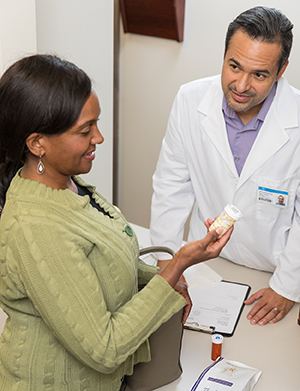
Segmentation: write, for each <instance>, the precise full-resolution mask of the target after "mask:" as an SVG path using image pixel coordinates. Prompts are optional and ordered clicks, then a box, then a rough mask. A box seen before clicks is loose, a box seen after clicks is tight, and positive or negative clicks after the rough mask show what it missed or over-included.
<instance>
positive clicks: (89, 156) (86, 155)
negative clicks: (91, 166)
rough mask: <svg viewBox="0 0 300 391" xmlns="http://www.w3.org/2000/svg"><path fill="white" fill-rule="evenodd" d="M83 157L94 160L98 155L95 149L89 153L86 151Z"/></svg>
mask: <svg viewBox="0 0 300 391" xmlns="http://www.w3.org/2000/svg"><path fill="white" fill-rule="evenodd" d="M83 157H84V158H86V159H87V160H90V161H92V160H94V159H95V157H96V155H95V151H91V152H88V153H86V154H85V155H84V156H83Z"/></svg>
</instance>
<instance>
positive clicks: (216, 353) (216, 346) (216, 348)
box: [211, 334, 223, 361]
mask: <svg viewBox="0 0 300 391" xmlns="http://www.w3.org/2000/svg"><path fill="white" fill-rule="evenodd" d="M211 342H212V346H211V359H212V360H213V361H216V359H217V358H218V357H221V353H222V343H223V336H222V335H221V334H214V335H212V337H211Z"/></svg>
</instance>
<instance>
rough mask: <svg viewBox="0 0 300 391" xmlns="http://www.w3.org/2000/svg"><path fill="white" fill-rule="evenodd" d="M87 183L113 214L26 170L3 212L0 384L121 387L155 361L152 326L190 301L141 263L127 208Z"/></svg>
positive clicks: (28, 388)
mask: <svg viewBox="0 0 300 391" xmlns="http://www.w3.org/2000/svg"><path fill="white" fill-rule="evenodd" d="M74 179H75V180H76V181H77V182H78V183H80V184H81V185H84V186H88V185H86V184H85V183H84V182H83V181H82V180H81V179H80V178H79V177H75V178H74ZM88 188H89V189H90V191H92V193H93V198H94V199H95V201H96V202H97V203H98V204H99V205H100V206H101V207H102V208H103V209H104V210H106V211H107V212H108V213H109V214H110V216H111V217H109V216H105V215H103V214H102V213H100V212H99V211H97V210H96V208H94V207H92V206H91V205H90V203H89V197H88V196H84V197H81V196H78V195H76V194H75V193H73V192H71V191H70V190H68V189H67V190H53V189H52V188H49V187H46V186H45V185H43V184H41V183H39V182H36V181H31V180H28V179H23V178H20V176H19V174H17V175H16V176H15V177H14V179H13V180H12V182H11V185H10V188H9V190H8V193H7V199H6V204H5V207H4V210H3V213H2V216H1V219H0V238H1V239H0V240H1V247H0V301H1V306H2V308H3V310H4V311H5V312H6V314H7V315H8V319H7V322H6V325H5V328H4V331H3V333H2V335H1V337H0V390H1V391H8V390H9V391H46V390H47V391H65V390H66V391H67V390H68V391H85V390H90V391H97V390H102V391H117V390H119V387H120V381H121V378H122V377H123V376H124V375H125V374H131V373H132V371H133V366H134V365H135V364H136V363H137V362H140V361H149V359H150V352H149V346H148V341H147V338H148V337H149V335H150V334H151V333H153V332H154V331H155V330H156V329H157V328H158V327H159V326H160V325H161V324H162V323H163V322H165V321H166V320H167V319H169V318H170V317H171V316H172V315H173V314H174V313H176V312H177V311H179V310H180V308H182V307H183V306H184V305H185V304H186V302H185V300H184V298H183V297H182V296H181V295H179V294H178V293H176V292H175V291H174V290H173V289H172V288H171V287H170V285H169V284H168V283H167V282H166V281H165V280H164V279H163V278H162V277H160V276H159V275H157V274H156V268H154V267H151V266H147V265H142V264H140V263H139V261H138V253H139V248H138V242H137V238H136V236H135V234H134V233H133V234H132V236H130V230H128V228H126V227H128V223H127V221H126V220H125V218H124V216H123V215H122V214H121V213H120V212H118V211H117V210H116V209H115V208H114V207H113V206H112V205H111V204H110V203H108V202H107V201H106V200H105V199H104V198H103V197H102V196H101V195H100V194H98V193H97V192H95V189H94V188H93V187H91V186H90V187H88ZM128 232H129V234H128ZM146 281H149V283H148V284H147V286H146V287H145V288H144V289H143V290H142V291H141V292H139V293H137V286H138V283H139V282H140V283H144V282H146Z"/></svg>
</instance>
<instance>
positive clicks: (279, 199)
mask: <svg viewBox="0 0 300 391" xmlns="http://www.w3.org/2000/svg"><path fill="white" fill-rule="evenodd" d="M278 203H279V205H283V204H284V198H283V196H279V197H278Z"/></svg>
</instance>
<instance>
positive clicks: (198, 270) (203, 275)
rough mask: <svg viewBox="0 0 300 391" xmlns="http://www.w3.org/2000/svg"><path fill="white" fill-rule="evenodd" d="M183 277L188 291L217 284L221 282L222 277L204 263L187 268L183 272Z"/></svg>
mask: <svg viewBox="0 0 300 391" xmlns="http://www.w3.org/2000/svg"><path fill="white" fill-rule="evenodd" d="M184 277H185V279H186V282H187V283H188V286H189V290H192V289H196V288H200V287H205V286H208V285H214V284H218V283H219V282H220V281H221V280H222V277H221V276H220V275H219V274H218V273H216V272H215V271H214V270H213V269H211V268H210V267H209V266H207V265H206V264H205V263H199V264H198V265H194V266H192V267H190V268H188V269H187V270H186V271H185V272H184Z"/></svg>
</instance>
